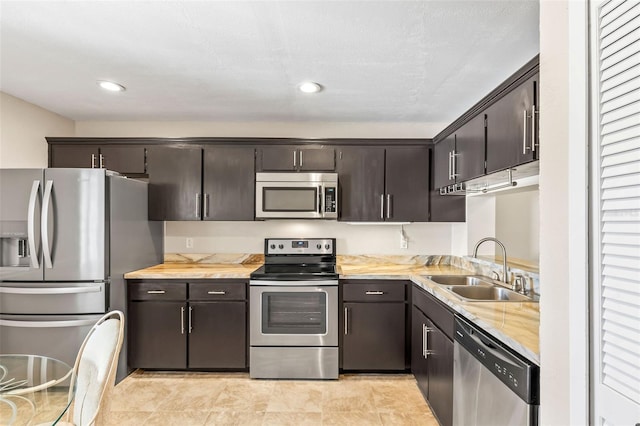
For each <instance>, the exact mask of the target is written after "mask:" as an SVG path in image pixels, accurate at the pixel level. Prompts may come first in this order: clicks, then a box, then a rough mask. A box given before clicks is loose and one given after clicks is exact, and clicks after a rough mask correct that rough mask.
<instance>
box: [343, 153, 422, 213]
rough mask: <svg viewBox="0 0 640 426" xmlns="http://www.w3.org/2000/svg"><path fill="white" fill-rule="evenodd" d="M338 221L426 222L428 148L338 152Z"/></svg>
mask: <svg viewBox="0 0 640 426" xmlns="http://www.w3.org/2000/svg"><path fill="white" fill-rule="evenodd" d="M337 171H338V185H339V197H340V202H339V209H340V215H339V220H342V221H353V222H356V221H362V222H371V221H376V222H383V221H386V222H426V221H428V217H429V148H428V147H427V146H410V147H387V148H384V147H377V146H359V147H340V148H338V160H337Z"/></svg>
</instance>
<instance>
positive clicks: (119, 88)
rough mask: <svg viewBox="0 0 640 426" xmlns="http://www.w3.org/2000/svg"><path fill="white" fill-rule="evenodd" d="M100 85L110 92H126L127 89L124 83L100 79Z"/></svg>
mask: <svg viewBox="0 0 640 426" xmlns="http://www.w3.org/2000/svg"><path fill="white" fill-rule="evenodd" d="M98 86H100V87H102V88H103V89H104V90H108V91H110V92H124V91H125V90H127V88H126V87H124V86H123V85H121V84H118V83H114V82H113V81H104V80H103V81H98Z"/></svg>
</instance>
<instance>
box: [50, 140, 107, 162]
mask: <svg viewBox="0 0 640 426" xmlns="http://www.w3.org/2000/svg"><path fill="white" fill-rule="evenodd" d="M98 155H99V153H98V146H97V145H51V158H50V161H49V167H61V168H77V167H78V168H96V167H99V165H98V159H99V158H98Z"/></svg>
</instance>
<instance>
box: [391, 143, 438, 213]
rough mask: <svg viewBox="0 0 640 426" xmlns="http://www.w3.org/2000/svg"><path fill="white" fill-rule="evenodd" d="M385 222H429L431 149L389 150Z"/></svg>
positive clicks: (421, 147)
mask: <svg viewBox="0 0 640 426" xmlns="http://www.w3.org/2000/svg"><path fill="white" fill-rule="evenodd" d="M385 181H386V195H385V197H386V200H385V220H386V221H388V222H389V221H391V222H427V221H428V220H429V148H428V147H426V146H420V147H409V148H387V150H386V172H385Z"/></svg>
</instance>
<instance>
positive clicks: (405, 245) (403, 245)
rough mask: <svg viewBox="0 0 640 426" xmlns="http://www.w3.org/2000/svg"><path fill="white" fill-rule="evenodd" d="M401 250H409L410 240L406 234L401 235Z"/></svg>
mask: <svg viewBox="0 0 640 426" xmlns="http://www.w3.org/2000/svg"><path fill="white" fill-rule="evenodd" d="M400 248H401V249H406V248H409V239H408V238H407V236H406V235H405V234H404V232H401V233H400Z"/></svg>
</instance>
